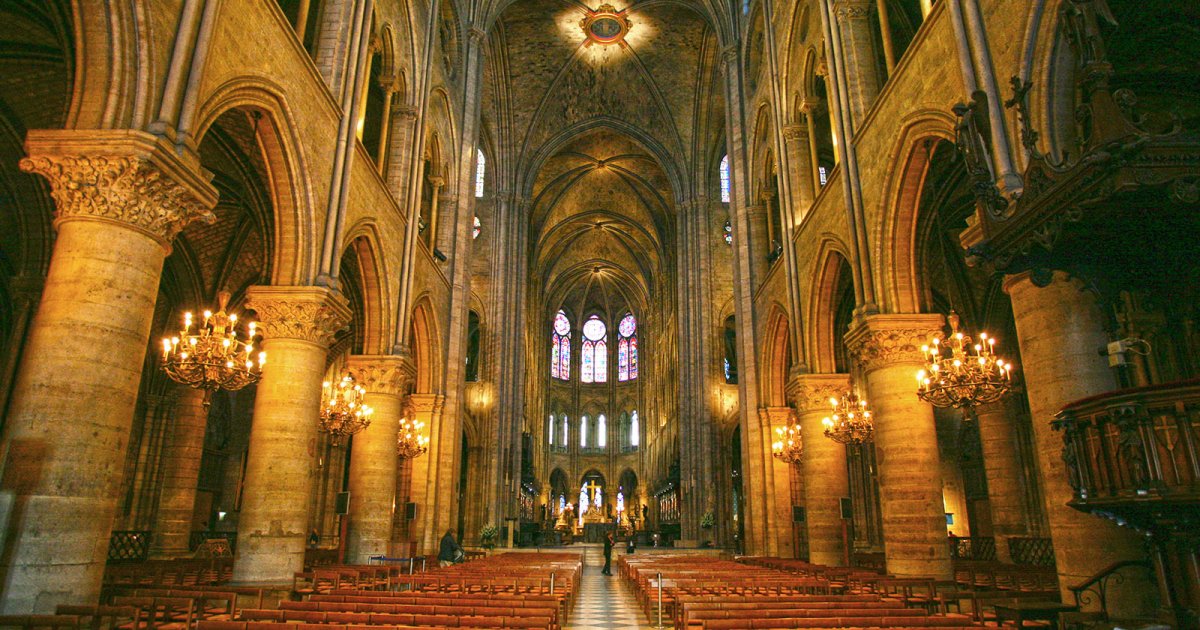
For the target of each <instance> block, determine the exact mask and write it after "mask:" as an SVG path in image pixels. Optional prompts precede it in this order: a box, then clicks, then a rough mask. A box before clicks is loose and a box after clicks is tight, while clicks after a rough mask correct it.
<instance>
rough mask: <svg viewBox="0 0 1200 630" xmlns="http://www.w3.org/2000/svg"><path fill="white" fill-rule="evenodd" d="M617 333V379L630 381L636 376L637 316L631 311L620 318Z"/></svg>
mask: <svg viewBox="0 0 1200 630" xmlns="http://www.w3.org/2000/svg"><path fill="white" fill-rule="evenodd" d="M617 333H618V335H619V336H620V339H619V340H618V341H617V381H619V382H625V381H632V380H634V379H636V378H637V318H635V317H634V316H633V313H626V314H625V317H622V318H621V323H620V324H619V325H618V326H617Z"/></svg>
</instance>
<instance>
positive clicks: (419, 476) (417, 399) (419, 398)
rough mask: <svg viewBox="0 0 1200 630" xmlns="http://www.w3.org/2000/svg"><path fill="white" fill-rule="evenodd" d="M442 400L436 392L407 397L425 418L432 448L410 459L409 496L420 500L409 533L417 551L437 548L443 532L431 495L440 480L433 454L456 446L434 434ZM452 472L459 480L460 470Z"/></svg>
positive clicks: (419, 416) (421, 418)
mask: <svg viewBox="0 0 1200 630" xmlns="http://www.w3.org/2000/svg"><path fill="white" fill-rule="evenodd" d="M443 401H444V397H443V396H439V395H437V394H412V395H410V396H409V397H408V402H409V405H410V406H411V408H412V412H413V415H414V417H415V418H416V419H417V420H418V421H419V422H424V423H425V430H426V431H428V432H429V452H428V453H426V454H424V455H422V456H420V457H418V458H416V459H414V460H412V461H410V462H408V465H409V466H412V497H411V499H410V500H411V501H412V502H413V503H415V504H417V517H416V519H414V520H413V522H412V523H410V524H409V537H410V540H411V541H412V542H415V543H416V544H417V553H425V552H432V551H433V550H434V549H435V548H436V547H435V544H436V542H437V541H438V540H440V539H441V536H442V534H443V533H444V532H439V531H434V530H435V525H436V519H435V516H436V511H435V509H434V508H435V503H436V502H437V497H434V496H430V491H431V490H432V489H433V488H432V486H434V485H436V483H437V475H436V474H433V472H431V470H430V462H432V461H434V458H435V457H437V454H438V453H439V452H441V451H442V450H443V449H447V448H454V445H453V444H445V443H443V441H442V440H439V439H437V438H436V437H435V436H439V433H438V432H437V429H438V427H439V425H440V424H441V423H440V419H441V415H442V402H443ZM453 473H454V474H453V477H454V479H455V480H456V481H455V484H457V479H458V471H453ZM454 487H457V485H455V486H454ZM450 499H453V497H447V500H450Z"/></svg>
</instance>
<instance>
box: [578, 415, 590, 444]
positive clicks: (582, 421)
mask: <svg viewBox="0 0 1200 630" xmlns="http://www.w3.org/2000/svg"><path fill="white" fill-rule="evenodd" d="M587 425H588V417H587V416H583V417H581V418H579V448H587V433H588V431H587Z"/></svg>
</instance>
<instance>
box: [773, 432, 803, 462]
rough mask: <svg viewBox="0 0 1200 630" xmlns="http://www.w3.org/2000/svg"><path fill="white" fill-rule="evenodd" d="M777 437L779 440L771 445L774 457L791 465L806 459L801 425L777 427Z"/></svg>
mask: <svg viewBox="0 0 1200 630" xmlns="http://www.w3.org/2000/svg"><path fill="white" fill-rule="evenodd" d="M775 436H776V437H778V438H779V439H778V440H776V441H775V443H774V444H772V445H771V454H772V455H774V456H775V457H776V458H778V459H779V460H780V461H784V462H787V463H789V464H799V463H800V462H801V461H802V460H803V459H804V442H803V440H801V438H800V425H799V424H790V425H787V426H783V427H776V429H775Z"/></svg>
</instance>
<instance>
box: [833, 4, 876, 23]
mask: <svg viewBox="0 0 1200 630" xmlns="http://www.w3.org/2000/svg"><path fill="white" fill-rule="evenodd" d="M871 9H872V7H871V3H870V2H867V1H866V0H838V1H837V2H834V4H833V13H834V15H836V16H837V19H839V20H848V19H866V18H868V17H870V15H871Z"/></svg>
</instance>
